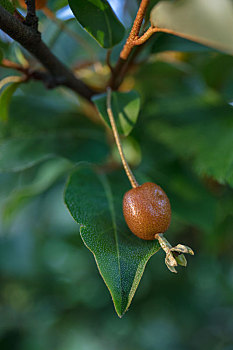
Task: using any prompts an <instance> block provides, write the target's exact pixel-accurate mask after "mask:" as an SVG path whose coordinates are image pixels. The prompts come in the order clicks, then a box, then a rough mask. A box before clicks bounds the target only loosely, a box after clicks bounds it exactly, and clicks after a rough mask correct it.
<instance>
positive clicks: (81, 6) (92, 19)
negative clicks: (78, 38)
mask: <svg viewBox="0 0 233 350" xmlns="http://www.w3.org/2000/svg"><path fill="white" fill-rule="evenodd" d="M69 5H70V8H71V10H72V11H73V13H74V15H75V17H76V19H77V20H78V22H79V23H80V24H81V25H82V26H83V27H84V28H85V29H86V31H87V32H88V33H89V34H90V35H92V36H93V37H94V39H96V40H97V42H98V43H99V44H100V45H101V46H102V47H104V48H111V47H113V46H114V45H116V44H118V43H119V42H120V41H121V40H122V39H123V37H124V34H125V29H124V27H123V25H122V24H121V22H120V21H119V20H118V19H117V17H116V15H115V13H114V12H113V10H112V8H111V6H110V5H109V3H108V2H107V1H106V0H78V1H77V0H69Z"/></svg>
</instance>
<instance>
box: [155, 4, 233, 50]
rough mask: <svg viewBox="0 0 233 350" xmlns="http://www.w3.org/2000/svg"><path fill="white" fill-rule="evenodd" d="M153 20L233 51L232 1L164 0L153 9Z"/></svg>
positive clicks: (166, 28)
mask: <svg viewBox="0 0 233 350" xmlns="http://www.w3.org/2000/svg"><path fill="white" fill-rule="evenodd" d="M151 23H152V25H153V26H155V27H158V28H161V29H162V31H163V29H164V31H169V32H170V33H172V34H174V35H178V36H181V37H184V38H186V39H190V40H193V41H197V42H200V43H201V44H204V45H207V46H210V47H213V48H216V49H218V50H221V51H224V52H227V53H229V54H231V55H233V36H232V32H233V3H232V1H229V0H221V1H215V2H213V0H205V2H203V0H189V1H183V0H177V1H172V2H171V1H160V2H159V3H158V4H157V5H156V6H155V7H154V8H153V10H152V11H151Z"/></svg>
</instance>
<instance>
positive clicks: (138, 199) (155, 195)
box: [123, 182, 171, 240]
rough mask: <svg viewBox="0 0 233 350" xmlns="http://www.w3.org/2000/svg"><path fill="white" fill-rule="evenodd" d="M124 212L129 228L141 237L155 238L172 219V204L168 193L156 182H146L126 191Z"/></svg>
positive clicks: (146, 238) (165, 228) (166, 227)
mask: <svg viewBox="0 0 233 350" xmlns="http://www.w3.org/2000/svg"><path fill="white" fill-rule="evenodd" d="M123 213H124V217H125V221H126V223H127V225H128V227H129V229H130V230H131V231H132V232H133V233H134V234H135V235H136V236H138V237H139V238H142V239H145V240H153V239H155V234H157V233H164V232H165V231H166V230H167V229H168V227H169V225H170V221H171V206H170V202H169V199H168V197H167V195H166V193H165V192H164V191H163V190H162V188H161V187H160V186H158V185H156V184H155V183H152V182H146V183H144V184H143V185H141V186H138V187H136V188H132V189H131V190H129V191H128V192H126V193H125V195H124V199H123Z"/></svg>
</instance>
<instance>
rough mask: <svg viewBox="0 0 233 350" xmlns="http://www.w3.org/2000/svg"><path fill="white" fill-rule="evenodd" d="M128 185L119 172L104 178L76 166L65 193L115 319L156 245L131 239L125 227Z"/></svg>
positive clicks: (135, 238)
mask: <svg viewBox="0 0 233 350" xmlns="http://www.w3.org/2000/svg"><path fill="white" fill-rule="evenodd" d="M127 190H129V183H128V181H127V179H126V177H125V176H124V177H123V176H121V173H118V174H110V175H109V176H108V177H106V176H104V175H103V174H100V173H96V172H95V171H94V170H93V169H92V168H91V166H88V165H86V166H79V167H78V168H77V170H76V171H75V172H74V173H73V174H72V175H71V177H70V180H69V182H68V185H67V188H66V192H65V202H66V204H67V207H68V209H69V211H70V213H71V215H72V216H73V218H74V219H75V220H76V221H77V223H78V224H79V225H80V226H81V228H80V233H81V237H82V239H83V241H84V243H85V245H86V246H87V248H88V249H90V251H91V252H92V253H93V254H94V256H95V260H96V263H97V266H98V269H99V272H100V274H101V276H102V277H103V279H104V282H105V283H106V285H107V287H108V289H109V291H110V293H111V296H112V299H113V302H114V306H115V309H116V312H117V314H118V316H120V317H121V316H122V315H123V314H124V313H125V312H126V311H127V309H128V307H129V305H130V303H131V301H132V298H133V296H134V294H135V291H136V289H137V286H138V284H139V282H140V279H141V277H142V274H143V271H144V269H145V265H146V263H147V261H148V260H149V258H150V257H151V256H152V255H153V254H155V253H156V252H157V251H158V249H159V245H158V243H157V242H155V241H143V240H141V239H140V238H137V237H136V236H134V235H133V234H132V233H131V232H130V231H129V229H128V228H127V226H126V223H125V220H124V217H123V212H122V199H123V195H124V193H125V192H126V191H127Z"/></svg>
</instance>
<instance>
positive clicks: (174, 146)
mask: <svg viewBox="0 0 233 350" xmlns="http://www.w3.org/2000/svg"><path fill="white" fill-rule="evenodd" d="M191 108H192V107H191ZM232 111H233V108H232V107H230V106H227V105H224V104H223V105H221V104H219V105H213V106H211V105H209V104H206V105H205V106H202V107H201V108H197V110H196V111H195V115H196V118H195V119H193V120H191V119H190V118H189V119H188V118H187V116H189V115H191V114H192V113H194V111H192V110H190V111H189V110H188V108H187V109H186V110H185V111H183V113H184V114H185V116H186V118H187V122H186V123H184V122H182V123H180V122H179V121H178V117H177V116H172V117H171V116H170V118H169V117H168V116H166V115H162V116H161V118H162V119H161V120H153V121H152V122H150V123H149V124H148V125H147V128H148V131H149V132H150V133H151V135H154V137H156V138H157V140H158V141H160V142H161V143H162V144H164V145H166V146H167V147H169V148H170V149H171V151H172V152H173V153H175V154H176V155H177V156H178V157H181V158H183V159H185V160H188V161H191V164H192V166H193V168H194V170H195V171H196V172H197V173H198V174H199V175H202V176H208V177H211V178H213V179H215V180H216V181H218V182H219V183H221V184H229V185H231V186H233V175H232V174H233V152H232V150H233V132H232V130H233V119H232ZM177 114H179V116H180V114H181V112H179V111H177ZM165 119H167V120H165ZM169 119H170V120H169ZM174 120H175V121H174Z"/></svg>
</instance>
